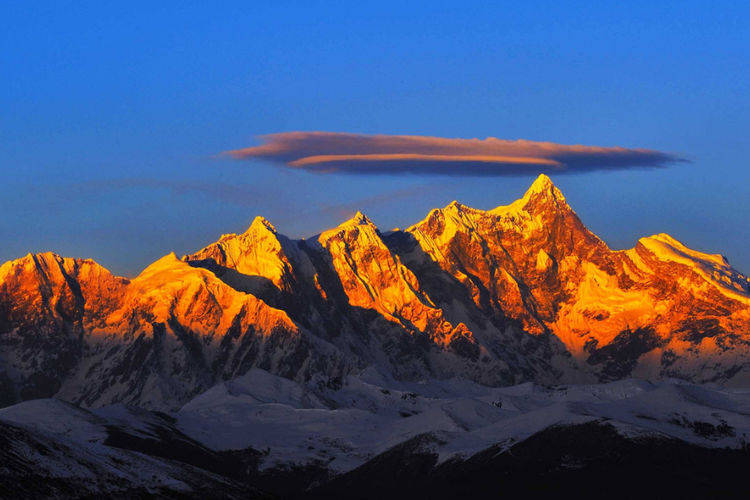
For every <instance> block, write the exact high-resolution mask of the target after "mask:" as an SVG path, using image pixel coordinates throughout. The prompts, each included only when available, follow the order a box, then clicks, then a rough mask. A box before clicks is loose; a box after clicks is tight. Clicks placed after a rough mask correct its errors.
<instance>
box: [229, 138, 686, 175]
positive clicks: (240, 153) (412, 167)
mask: <svg viewBox="0 0 750 500" xmlns="http://www.w3.org/2000/svg"><path fill="white" fill-rule="evenodd" d="M261 140H262V141H263V144H261V145H259V146H253V147H250V148H245V149H237V150H233V151H227V152H226V154H228V155H229V156H231V157H233V158H236V159H252V158H258V159H264V160H268V161H271V162H275V163H279V164H282V165H285V166H287V167H290V168H297V169H304V170H308V171H313V172H320V173H331V172H345V173H352V174H377V173H383V174H409V173H411V174H420V173H425V174H444V175H486V176H501V175H518V174H538V173H542V172H586V171H592V170H610V169H624V168H635V167H662V166H666V165H668V164H670V163H675V162H680V161H684V160H682V159H681V158H679V157H677V156H675V155H672V154H669V153H664V152H661V151H655V150H651V149H629V148H622V147H600V146H582V145H565V144H556V143H553V142H535V141H526V140H504V139H496V138H494V137H488V138H487V139H449V138H443V137H428V136H415V135H363V134H346V133H337V132H284V133H279V134H269V135H265V136H262V137H261Z"/></svg>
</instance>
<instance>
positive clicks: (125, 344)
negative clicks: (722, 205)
mask: <svg viewBox="0 0 750 500" xmlns="http://www.w3.org/2000/svg"><path fill="white" fill-rule="evenodd" d="M749 290H750V279H749V278H748V277H747V276H744V275H743V274H741V273H740V272H738V271H737V270H735V269H733V268H732V267H731V266H730V265H729V263H728V262H727V260H726V259H725V258H724V257H722V256H721V255H714V254H706V253H701V252H698V251H695V250H691V249H689V248H687V247H686V246H684V245H683V244H682V243H680V242H679V241H678V240H676V239H675V238H673V237H671V236H669V235H666V234H658V235H654V236H650V237H645V238H642V239H640V240H639V241H638V243H637V244H636V246H635V247H634V248H631V249H628V250H612V249H610V248H609V247H608V246H607V244H606V243H604V242H603V241H602V240H601V239H599V238H598V237H597V236H596V235H594V234H593V233H592V232H591V231H589V230H588V229H587V228H586V227H585V226H584V224H583V223H582V222H581V220H580V219H579V218H578V216H577V215H576V213H575V212H574V211H573V209H572V208H571V207H570V206H569V205H568V203H567V201H566V200H565V197H564V196H563V194H562V193H561V192H560V191H559V190H558V189H557V188H556V187H555V186H554V185H553V183H552V181H551V180H550V179H549V178H548V177H547V176H545V175H541V176H540V177H539V178H538V179H536V180H535V181H534V183H533V184H532V185H531V187H530V188H529V189H528V191H527V192H526V193H525V194H524V195H523V197H521V198H520V199H519V200H516V201H514V202H513V203H511V204H509V205H504V206H498V207H497V208H494V209H492V210H478V209H473V208H470V207H467V206H465V205H462V204H460V203H458V202H452V203H451V204H449V205H448V206H446V207H445V208H442V209H435V210H432V211H431V212H429V214H427V216H426V217H425V218H424V219H423V220H422V221H420V222H418V223H416V224H414V225H413V226H411V227H408V228H406V229H395V230H392V231H381V230H379V229H378V228H377V227H376V226H375V224H373V223H372V221H371V220H370V219H368V218H367V217H366V216H365V215H363V214H362V213H359V212H358V213H357V214H356V215H355V216H354V217H352V218H351V219H349V220H347V221H345V222H343V223H342V224H340V225H339V226H337V227H335V228H333V229H329V230H327V231H324V232H322V233H320V234H319V235H316V236H314V237H312V238H309V239H302V240H293V239H289V238H287V237H285V236H283V235H282V234H280V233H279V232H278V231H277V230H276V229H275V228H274V226H273V225H272V224H271V223H270V222H269V221H267V220H266V219H264V218H262V217H257V218H256V219H255V220H254V221H253V222H252V224H251V225H250V227H249V228H248V229H247V231H245V232H244V233H242V234H226V235H223V236H221V238H219V239H218V241H216V242H214V243H212V244H210V245H208V246H206V247H205V248H203V249H200V250H198V251H196V252H195V253H192V254H189V255H185V256H183V257H182V258H178V257H177V256H176V255H175V254H174V253H170V254H168V255H166V256H165V257H163V258H161V259H159V260H157V261H156V262H154V263H153V264H151V265H149V266H148V267H147V268H146V269H144V270H143V271H142V272H141V273H140V274H139V275H138V276H136V277H134V278H132V279H129V278H124V277H118V276H115V275H113V274H112V273H111V272H109V271H108V270H107V269H105V268H104V267H102V266H101V265H99V264H97V263H96V262H95V261H93V260H89V259H77V258H64V257H60V256H59V255H56V254H54V253H38V254H28V255H26V256H25V257H22V258H20V259H17V260H13V261H9V262H6V263H5V264H3V265H2V266H1V267H0V404H2V405H8V404H12V403H15V402H18V401H23V400H28V399H34V398H46V397H53V396H54V397H56V398H59V399H62V400H65V401H69V402H71V403H74V404H76V405H80V406H82V407H88V408H96V407H101V406H104V405H108V404H113V403H124V404H130V405H137V406H139V407H142V408H148V409H155V410H176V409H179V408H180V407H181V406H182V405H184V404H185V403H186V402H188V401H189V400H190V399H191V398H193V397H195V396H196V395H198V394H200V393H202V392H204V391H206V390H207V389H209V388H210V387H212V386H213V385H215V384H216V383H219V382H221V381H225V380H231V379H233V378H235V377H238V376H241V375H243V374H245V373H247V372H248V371H249V370H250V369H252V368H259V369H262V370H266V371H268V372H269V373H272V374H275V375H278V376H281V377H284V378H288V379H291V380H294V381H297V382H300V383H305V384H309V383H314V384H318V385H321V386H326V387H334V388H335V387H338V386H340V385H341V383H342V380H343V379H344V378H345V377H347V376H349V375H356V374H361V373H365V372H373V373H377V374H378V376H380V377H383V378H384V379H388V380H391V379H392V380H397V381H419V380H426V379H439V380H442V379H451V378H456V377H460V378H463V379H467V380H470V381H473V382H477V383H480V384H483V385H487V386H507V385H512V384H518V383H522V382H529V381H530V382H534V383H538V384H543V385H550V384H559V383H594V382H607V381H612V380H618V379H623V378H628V377H636V378H640V379H646V380H657V379H662V378H678V379H683V380H686V381H691V382H695V383H705V382H712V383H718V384H721V385H729V386H732V385H734V386H741V385H746V384H747V383H748V381H750V363H748V360H750V291H749Z"/></svg>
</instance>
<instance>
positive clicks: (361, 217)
mask: <svg viewBox="0 0 750 500" xmlns="http://www.w3.org/2000/svg"><path fill="white" fill-rule="evenodd" d="M347 222H353V223H354V224H357V225H359V226H361V225H364V224H367V225H369V224H372V221H371V220H370V219H369V218H368V217H367V216H366V215H365V214H363V213H362V212H360V211H359V210H357V213H356V214H354V217H352V218H351V219H349V220H348V221H347Z"/></svg>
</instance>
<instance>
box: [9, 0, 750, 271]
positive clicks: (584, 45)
mask: <svg viewBox="0 0 750 500" xmlns="http://www.w3.org/2000/svg"><path fill="white" fill-rule="evenodd" d="M157 3H161V2H117V3H115V2H64V1H55V2H3V4H2V6H0V68H2V71H1V72H0V138H1V139H0V169H1V171H2V182H1V183H0V212H1V213H2V215H1V216H0V260H2V261H4V260H7V259H11V258H16V257H19V256H22V255H24V254H25V253H27V252H29V251H46V250H52V251H55V252H58V253H61V254H63V255H69V256H81V257H92V258H95V259H96V260H98V261H99V262H101V263H102V264H104V265H105V266H107V267H109V268H110V269H112V270H113V271H115V272H117V273H121V274H126V275H133V274H137V272H138V271H139V270H140V269H142V268H143V267H144V266H145V265H147V264H148V263H149V262H151V261H153V260H155V259H156V258H158V257H160V256H161V255H164V254H166V253H168V252H169V251H175V252H177V253H178V254H182V253H185V252H188V251H192V250H194V249H197V248H200V247H202V246H203V245H205V244H207V243H209V242H211V241H213V240H215V239H217V238H218V236H219V235H220V234H221V233H228V232H239V231H243V230H244V229H245V228H246V226H247V225H248V224H249V223H250V221H251V220H252V218H253V217H254V216H255V215H257V214H262V215H265V216H266V217H267V218H268V219H270V220H271V221H272V222H273V223H274V224H275V225H276V226H277V228H278V229H279V230H280V231H282V232H284V233H286V234H288V235H290V236H292V237H301V236H310V235H313V234H315V233H317V232H319V231H320V230H321V229H324V228H327V227H330V226H333V225H336V224H337V223H339V222H340V221H341V220H343V219H345V218H346V217H347V216H349V215H351V214H352V213H353V212H354V211H355V210H356V209H362V211H363V212H365V213H367V214H368V215H369V216H370V218H371V219H373V220H374V221H375V222H376V223H377V224H378V225H379V226H380V227H381V228H382V229H389V228H392V227H394V226H406V225H409V224H411V223H413V222H416V221H418V220H419V219H421V218H422V217H423V216H424V215H425V214H426V213H427V211H428V210H429V209H430V208H433V207H437V206H444V205H446V204H447V203H448V202H450V201H451V200H453V199H458V200H459V201H462V202H463V203H465V204H467V205H471V206H475V207H477V208H491V207H494V206H496V205H500V204H506V203H508V202H510V201H512V200H514V199H515V198H517V197H519V196H520V195H521V194H522V193H523V191H524V189H525V188H526V187H527V185H528V184H529V183H530V182H531V181H532V180H533V177H523V176H518V177H497V178H456V177H449V178H445V177H437V176H428V175H420V176H389V177H384V176H353V175H319V174H312V173H307V172H299V171H291V170H288V169H284V168H280V167H278V166H275V165H269V164H265V163H263V162H261V161H257V160H254V161H233V160H229V159H217V158H215V157H214V155H215V154H216V153H218V152H221V151H225V150H229V149H237V148H243V147H249V146H253V145H255V144H257V141H256V139H255V137H256V136H258V135H261V134H266V133H272V132H284V131H291V130H325V131H336V132H356V133H383V134H419V135H432V136H444V137H466V138H471V137H479V138H484V137H487V136H494V137H498V138H503V139H517V138H523V139H530V140H541V141H554V142H558V143H564V144H576V143H581V144H590V145H598V146H612V145H617V146H624V147H644V148H652V149H656V150H660V151H667V152H672V153H677V154H679V155H682V156H684V157H687V158H689V159H690V160H691V161H692V163H690V164H678V165H674V166H671V167H668V168H663V169H651V170H648V169H640V170H629V171H617V172H597V173H585V174H573V175H565V176H558V177H556V176H554V175H552V179H553V181H554V182H555V183H556V184H557V185H558V187H560V189H562V191H563V192H564V193H565V195H566V197H567V198H568V200H569V202H570V203H571V205H572V206H573V208H574V209H575V210H576V211H577V212H578V214H579V215H580V216H581V218H582V219H583V221H584V223H586V224H587V225H588V226H589V227H590V228H591V229H592V230H593V231H594V232H596V233H598V234H599V235H600V236H601V237H602V238H603V239H604V240H605V241H607V242H608V243H609V244H610V246H612V247H613V248H628V247H631V246H633V245H634V244H635V242H636V241H637V239H638V238H639V237H640V236H646V235H650V234H653V233H658V232H668V233H670V234H672V235H673V236H675V237H676V238H678V239H680V240H682V241H683V242H685V243H686V244H687V245H689V246H691V247H694V248H696V249H699V250H703V251H709V252H712V253H713V252H716V253H723V254H725V255H727V257H728V258H729V259H730V262H732V263H733V264H734V265H735V267H737V268H739V269H740V270H742V271H745V272H750V225H749V224H748V221H749V220H750V201H749V200H750V169H748V158H750V140H748V132H750V88H748V82H749V81H750V57H748V54H750V37H749V34H748V33H749V29H748V22H747V20H748V17H750V7H749V6H748V3H747V2H710V3H709V2H697V1H692V2H691V1H680V2H653V1H650V2H634V1H629V2H585V3H584V2H581V3H575V2H513V3H510V2H507V3H504V2H481V3H479V2H478V3H474V2H470V1H461V2H454V3H452V4H447V3H446V4H443V3H441V2H425V3H417V2H402V1H399V2H390V1H382V2H379V3H377V5H362V3H360V2H332V1H326V2H279V1H274V2H266V3H261V2H178V3H175V4H173V5H171V6H165V5H166V4H163V5H161V6H159V5H155V4H157ZM488 3H492V4H493V5H492V6H488V5H486V4H488ZM217 4H221V5H217ZM483 4H484V5H483ZM563 4H566V5H563Z"/></svg>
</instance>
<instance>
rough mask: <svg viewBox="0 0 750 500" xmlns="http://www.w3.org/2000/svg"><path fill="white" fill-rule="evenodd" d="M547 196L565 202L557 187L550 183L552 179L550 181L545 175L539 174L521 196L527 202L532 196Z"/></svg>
mask: <svg viewBox="0 0 750 500" xmlns="http://www.w3.org/2000/svg"><path fill="white" fill-rule="evenodd" d="M540 194H543V195H547V196H550V197H552V198H555V199H556V200H558V201H565V197H564V196H563V194H562V193H561V192H560V190H559V189H557V187H555V185H554V184H553V183H552V179H550V178H549V177H548V176H547V175H545V174H540V175H539V177H537V178H536V180H535V181H534V182H533V183H532V184H531V186H529V189H527V190H526V193H525V194H524V195H523V199H524V200H528V199H529V198H531V197H532V196H533V195H540Z"/></svg>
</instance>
